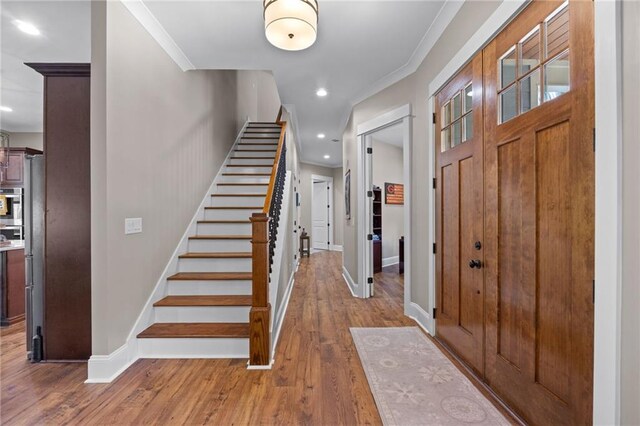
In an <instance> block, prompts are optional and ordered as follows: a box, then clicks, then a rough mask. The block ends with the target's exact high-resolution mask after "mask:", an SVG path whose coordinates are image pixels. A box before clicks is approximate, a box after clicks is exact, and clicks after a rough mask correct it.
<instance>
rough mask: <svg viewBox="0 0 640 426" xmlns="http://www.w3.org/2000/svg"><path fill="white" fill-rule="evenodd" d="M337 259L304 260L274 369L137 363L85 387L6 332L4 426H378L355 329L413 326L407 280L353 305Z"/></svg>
mask: <svg viewBox="0 0 640 426" xmlns="http://www.w3.org/2000/svg"><path fill="white" fill-rule="evenodd" d="M341 271H342V265H341V256H340V254H339V253H330V252H322V253H317V254H314V255H312V256H311V258H310V259H303V260H302V263H301V265H300V269H299V270H298V272H297V275H296V283H295V287H294V289H293V293H292V296H291V301H290V305H289V308H288V310H287V314H286V318H285V322H284V326H283V328H282V334H281V336H280V343H279V345H278V349H277V352H276V358H275V365H274V368H273V370H270V371H249V370H247V368H246V363H247V361H246V360H244V359H238V360H139V361H137V362H136V363H135V364H134V365H133V366H132V367H131V368H129V369H128V370H127V371H126V372H125V373H123V374H122V375H121V376H120V377H119V378H118V379H117V380H115V381H114V382H113V383H110V384H85V383H84V380H85V379H86V378H87V367H86V364H29V363H28V362H27V361H26V360H25V355H24V354H25V347H24V324H23V323H21V324H16V325H14V326H11V327H8V328H6V329H3V330H2V345H1V356H2V359H1V361H0V379H1V381H2V383H1V392H2V396H1V399H0V404H1V405H0V423H2V424H3V425H8V424H62V423H65V424H119V425H125V424H144V423H155V424H205V423H208V424H219V425H232V424H235V425H246V424H316V425H338V424H350V425H352V424H380V417H379V416H378V411H377V409H376V406H375V403H374V400H373V396H372V394H371V391H370V390H369V385H368V383H367V379H366V377H365V374H364V370H363V369H362V365H361V364H360V360H359V358H358V354H357V353H356V349H355V347H354V345H353V341H352V339H351V335H350V333H349V327H353V326H355V327H391V326H411V325H415V323H414V322H413V321H411V320H410V319H409V318H406V317H404V316H403V314H402V310H403V308H402V303H403V302H402V294H403V290H402V282H401V280H398V275H397V274H395V273H388V274H386V273H382V274H379V275H378V276H377V277H376V278H378V277H379V278H380V279H376V284H377V286H376V296H375V297H374V298H372V299H369V300H361V299H355V298H353V297H352V296H351V294H350V293H349V290H348V289H347V286H346V284H345V282H344V280H343V278H342V275H341Z"/></svg>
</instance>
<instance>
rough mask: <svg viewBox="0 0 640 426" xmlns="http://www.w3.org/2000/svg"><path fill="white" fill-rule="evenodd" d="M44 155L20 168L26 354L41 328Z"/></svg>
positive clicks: (32, 156) (30, 356) (29, 159)
mask: <svg viewBox="0 0 640 426" xmlns="http://www.w3.org/2000/svg"><path fill="white" fill-rule="evenodd" d="M44 194H45V192H44V156H43V155H27V156H26V161H25V170H24V206H23V209H24V231H25V232H24V243H25V247H24V253H25V268H26V283H25V286H26V287H25V298H26V300H25V302H26V303H25V311H26V312H25V316H26V332H27V357H28V358H29V359H32V355H33V349H34V348H33V336H34V335H35V334H36V330H37V328H38V327H41V328H42V329H43V330H44V208H45V203H44Z"/></svg>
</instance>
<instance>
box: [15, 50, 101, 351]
mask: <svg viewBox="0 0 640 426" xmlns="http://www.w3.org/2000/svg"><path fill="white" fill-rule="evenodd" d="M26 65H27V66H29V67H31V68H33V69H34V70H36V71H37V72H39V73H40V74H42V75H43V76H44V123H45V125H44V151H45V157H44V161H45V200H46V201H45V205H46V207H45V220H44V221H45V224H44V227H45V239H44V275H45V283H44V324H43V342H44V359H45V360H47V361H56V360H59V361H80V360H87V359H89V357H90V356H91V173H90V164H91V157H90V143H91V135H90V103H91V102H90V100H91V93H90V88H91V73H90V71H91V65H90V64H48V63H45V64H42V63H30V64H26Z"/></svg>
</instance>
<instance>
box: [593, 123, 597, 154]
mask: <svg viewBox="0 0 640 426" xmlns="http://www.w3.org/2000/svg"><path fill="white" fill-rule="evenodd" d="M593 152H596V128H595V127H594V128H593Z"/></svg>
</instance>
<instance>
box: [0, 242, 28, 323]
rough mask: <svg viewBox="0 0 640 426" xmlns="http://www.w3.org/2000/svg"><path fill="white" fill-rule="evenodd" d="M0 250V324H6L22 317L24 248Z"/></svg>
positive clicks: (3, 248)
mask: <svg viewBox="0 0 640 426" xmlns="http://www.w3.org/2000/svg"><path fill="white" fill-rule="evenodd" d="M14 244H15V243H14ZM18 244H22V243H18ZM0 250H3V251H0V265H1V266H0V289H1V291H0V299H1V300H0V302H1V303H0V305H1V309H0V325H2V326H7V325H11V324H14V323H16V322H18V321H21V320H23V319H24V287H25V269H24V249H23V248H18V249H14V248H13V247H10V248H5V247H2V248H0Z"/></svg>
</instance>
